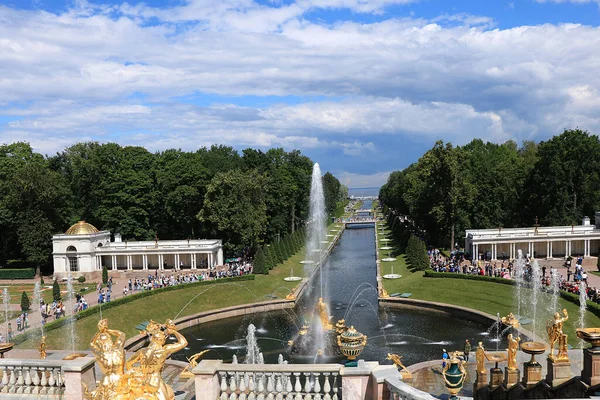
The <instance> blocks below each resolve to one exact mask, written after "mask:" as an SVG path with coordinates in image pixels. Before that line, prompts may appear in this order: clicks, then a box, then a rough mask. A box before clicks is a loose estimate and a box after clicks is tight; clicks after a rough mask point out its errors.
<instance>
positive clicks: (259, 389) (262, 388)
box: [256, 376, 265, 396]
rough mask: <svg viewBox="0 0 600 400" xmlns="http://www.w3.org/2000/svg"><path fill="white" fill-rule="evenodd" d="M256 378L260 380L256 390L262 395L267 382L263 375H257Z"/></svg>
mask: <svg viewBox="0 0 600 400" xmlns="http://www.w3.org/2000/svg"><path fill="white" fill-rule="evenodd" d="M256 380H257V381H258V384H257V385H256V392H257V393H258V395H259V396H260V395H261V394H263V393H264V391H265V382H264V379H263V377H262V376H259V377H257V378H256Z"/></svg>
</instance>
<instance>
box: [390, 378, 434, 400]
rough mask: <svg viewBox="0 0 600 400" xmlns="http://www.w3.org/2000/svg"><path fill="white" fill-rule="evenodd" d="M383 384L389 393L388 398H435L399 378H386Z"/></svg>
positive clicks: (398, 399)
mask: <svg viewBox="0 0 600 400" xmlns="http://www.w3.org/2000/svg"><path fill="white" fill-rule="evenodd" d="M385 385H386V387H387V391H388V392H389V394H390V397H389V399H390V400H436V398H435V397H433V396H432V395H430V394H429V393H427V392H423V391H422V390H419V389H415V388H414V387H412V386H410V385H408V384H406V383H404V382H402V380H401V379H399V378H394V377H390V378H386V379H385Z"/></svg>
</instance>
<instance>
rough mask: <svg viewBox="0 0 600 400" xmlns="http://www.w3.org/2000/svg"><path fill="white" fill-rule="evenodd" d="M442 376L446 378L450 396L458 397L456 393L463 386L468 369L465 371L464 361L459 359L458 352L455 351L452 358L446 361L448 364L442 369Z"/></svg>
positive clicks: (445, 381)
mask: <svg viewBox="0 0 600 400" xmlns="http://www.w3.org/2000/svg"><path fill="white" fill-rule="evenodd" d="M442 376H443V378H444V384H445V385H446V389H448V392H449V393H450V398H451V399H458V397H456V395H457V394H458V392H460V390H461V389H462V388H463V384H464V382H465V377H466V376H467V371H465V368H464V367H463V362H462V360H459V359H458V357H457V356H456V353H454V354H453V355H452V358H450V359H449V360H448V362H447V363H446V366H445V367H444V370H443V371H442Z"/></svg>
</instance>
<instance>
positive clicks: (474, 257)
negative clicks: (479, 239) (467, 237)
mask: <svg viewBox="0 0 600 400" xmlns="http://www.w3.org/2000/svg"><path fill="white" fill-rule="evenodd" d="M473 259H474V260H475V261H478V260H479V245H478V244H476V245H475V252H474V253H473Z"/></svg>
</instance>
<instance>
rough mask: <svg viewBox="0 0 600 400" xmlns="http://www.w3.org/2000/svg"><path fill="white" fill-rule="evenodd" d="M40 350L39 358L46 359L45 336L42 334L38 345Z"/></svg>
mask: <svg viewBox="0 0 600 400" xmlns="http://www.w3.org/2000/svg"><path fill="white" fill-rule="evenodd" d="M38 349H39V350H40V360H45V359H46V336H42V341H41V342H40V345H39V347H38Z"/></svg>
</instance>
